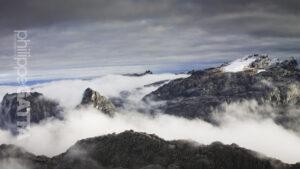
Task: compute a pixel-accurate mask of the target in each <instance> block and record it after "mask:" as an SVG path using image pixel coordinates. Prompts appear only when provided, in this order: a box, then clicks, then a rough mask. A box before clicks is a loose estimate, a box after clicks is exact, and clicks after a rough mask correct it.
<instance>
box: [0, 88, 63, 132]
mask: <svg viewBox="0 0 300 169" xmlns="http://www.w3.org/2000/svg"><path fill="white" fill-rule="evenodd" d="M61 110H62V109H61V108H60V107H59V105H58V103H57V102H55V101H52V100H49V99H47V98H45V97H43V95H42V94H41V93H37V92H34V93H13V94H6V95H5V96H4V97H3V100H2V103H1V108H0V119H1V120H0V127H1V128H3V129H10V130H11V131H13V132H14V131H16V130H17V125H18V123H22V122H30V123H39V122H40V121H41V120H44V119H46V118H48V117H57V118H61V116H60V112H61ZM20 112H21V113H22V112H23V113H26V112H27V113H29V115H28V116H26V117H25V116H22V115H20Z"/></svg>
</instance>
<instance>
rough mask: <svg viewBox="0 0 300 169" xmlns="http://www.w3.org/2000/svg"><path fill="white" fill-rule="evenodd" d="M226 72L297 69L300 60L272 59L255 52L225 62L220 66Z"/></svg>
mask: <svg viewBox="0 0 300 169" xmlns="http://www.w3.org/2000/svg"><path fill="white" fill-rule="evenodd" d="M219 68H220V69H221V70H222V71H224V72H240V71H245V70H256V71H259V72H260V70H266V69H271V68H283V69H287V70H291V71H293V70H297V69H298V62H297V60H296V59H295V58H293V57H291V58H290V59H287V60H284V61H281V60H279V59H277V58H274V59H270V58H269V56H268V55H260V54H253V55H249V56H246V57H243V58H241V59H237V60H234V61H232V62H229V63H225V64H223V65H221V66H220V67H219Z"/></svg>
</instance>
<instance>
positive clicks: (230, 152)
mask: <svg viewBox="0 0 300 169" xmlns="http://www.w3.org/2000/svg"><path fill="white" fill-rule="evenodd" d="M10 158H13V159H15V160H18V161H19V162H20V161H21V162H23V164H24V165H26V164H30V167H31V169H38V168H44V169H201V168H203V169H241V168H242V169H299V164H295V165H289V164H284V163H282V162H280V161H278V160H275V159H270V158H267V157H264V156H263V155H261V154H258V153H255V152H253V151H250V150H247V149H244V148H241V147H239V146H237V145H235V144H232V145H224V144H222V143H219V142H215V143H212V144H210V145H198V144H197V143H194V142H190V141H183V140H177V141H166V140H163V139H161V138H159V137H157V136H155V135H152V134H146V133H138V132H134V131H125V132H123V133H120V134H108V135H105V136H100V137H94V138H88V139H84V140H80V141H78V142H77V143H76V144H75V145H74V146H72V147H71V148H69V149H68V150H67V151H66V152H65V153H62V154H60V155H58V156H55V157H53V158H47V157H44V156H34V155H32V154H30V153H27V152H25V151H24V150H22V149H21V148H18V147H16V146H12V145H1V146H0V160H3V159H10Z"/></svg>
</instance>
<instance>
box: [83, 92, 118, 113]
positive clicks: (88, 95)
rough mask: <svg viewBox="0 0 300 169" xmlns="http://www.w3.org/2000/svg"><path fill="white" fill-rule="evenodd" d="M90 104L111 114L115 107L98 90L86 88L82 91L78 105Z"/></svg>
mask: <svg viewBox="0 0 300 169" xmlns="http://www.w3.org/2000/svg"><path fill="white" fill-rule="evenodd" d="M87 105H92V106H93V107H94V108H96V109H98V110H100V111H102V112H104V113H106V114H108V115H111V116H113V115H114V113H115V111H116V108H115V106H114V105H113V104H112V103H111V102H110V101H109V100H108V99H107V98H106V97H104V96H101V95H100V93H99V92H97V91H94V90H92V89H90V88H87V89H86V90H85V91H84V93H83V98H82V101H81V104H80V106H87Z"/></svg>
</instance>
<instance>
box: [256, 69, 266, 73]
mask: <svg viewBox="0 0 300 169" xmlns="http://www.w3.org/2000/svg"><path fill="white" fill-rule="evenodd" d="M264 71H266V70H265V69H259V70H258V71H257V73H260V72H264Z"/></svg>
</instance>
